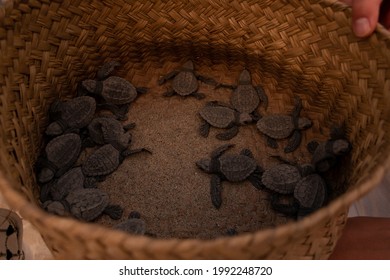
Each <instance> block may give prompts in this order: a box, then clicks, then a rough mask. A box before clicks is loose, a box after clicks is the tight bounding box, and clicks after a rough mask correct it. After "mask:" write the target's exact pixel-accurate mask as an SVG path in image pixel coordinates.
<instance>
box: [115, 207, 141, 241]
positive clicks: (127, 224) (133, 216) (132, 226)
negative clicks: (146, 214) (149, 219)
mask: <svg viewBox="0 0 390 280" xmlns="http://www.w3.org/2000/svg"><path fill="white" fill-rule="evenodd" d="M113 229H116V230H121V231H125V232H127V233H130V234H136V235H144V234H145V229H146V225H145V221H144V220H142V219H141V214H140V213H138V212H137V211H132V212H131V213H130V215H129V218H128V219H127V220H126V221H124V222H122V223H120V224H117V225H115V226H113Z"/></svg>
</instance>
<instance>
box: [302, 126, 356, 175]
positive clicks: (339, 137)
mask: <svg viewBox="0 0 390 280" xmlns="http://www.w3.org/2000/svg"><path fill="white" fill-rule="evenodd" d="M307 148H308V150H309V152H310V153H311V154H312V160H311V162H312V164H313V165H314V166H315V168H316V170H317V172H321V173H322V172H326V171H328V170H329V169H330V168H331V167H333V166H334V165H335V164H336V162H337V159H338V158H340V157H342V156H344V155H346V154H347V153H349V152H350V151H351V148H352V145H351V143H350V142H349V141H348V140H347V139H346V137H345V135H344V133H343V132H341V131H340V130H339V128H333V129H332V132H331V137H330V139H329V140H327V141H324V142H320V143H319V142H317V141H315V140H313V141H310V142H309V143H308V144H307Z"/></svg>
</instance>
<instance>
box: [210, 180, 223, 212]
mask: <svg viewBox="0 0 390 280" xmlns="http://www.w3.org/2000/svg"><path fill="white" fill-rule="evenodd" d="M210 195H211V202H212V203H213V205H214V207H215V208H217V209H219V208H220V207H221V205H222V185H221V178H219V177H218V176H217V175H213V176H212V177H211V180H210Z"/></svg>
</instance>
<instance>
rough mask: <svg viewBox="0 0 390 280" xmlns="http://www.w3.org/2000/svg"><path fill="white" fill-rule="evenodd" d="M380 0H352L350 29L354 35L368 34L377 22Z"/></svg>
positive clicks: (372, 30)
mask: <svg viewBox="0 0 390 280" xmlns="http://www.w3.org/2000/svg"><path fill="white" fill-rule="evenodd" d="M381 2H382V0H353V1H352V20H353V24H352V29H353V32H354V33H355V35H356V36H358V37H366V36H369V35H370V34H371V33H372V32H374V29H375V27H376V25H377V23H378V18H379V8H380V5H381Z"/></svg>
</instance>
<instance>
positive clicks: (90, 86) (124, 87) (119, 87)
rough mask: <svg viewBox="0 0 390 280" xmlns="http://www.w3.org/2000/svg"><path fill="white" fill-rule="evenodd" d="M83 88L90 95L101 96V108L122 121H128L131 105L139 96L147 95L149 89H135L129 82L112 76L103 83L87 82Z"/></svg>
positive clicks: (83, 83)
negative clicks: (127, 115) (109, 111)
mask: <svg viewBox="0 0 390 280" xmlns="http://www.w3.org/2000/svg"><path fill="white" fill-rule="evenodd" d="M82 87H83V88H84V89H85V90H87V92H88V93H90V94H94V95H95V96H99V97H101V98H102V99H103V102H102V103H101V104H100V103H99V106H100V107H103V108H107V109H109V110H111V112H112V113H113V114H114V115H115V116H116V117H117V118H119V119H120V120H126V119H127V117H126V114H127V113H128V109H129V106H130V103H131V102H133V101H134V100H135V98H136V97H137V96H138V94H142V93H145V92H146V91H147V88H142V87H137V88H136V87H135V86H134V85H133V84H131V83H130V82H129V81H127V80H125V79H123V78H121V77H117V76H111V77H108V78H106V79H105V80H103V81H99V80H85V81H82Z"/></svg>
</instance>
